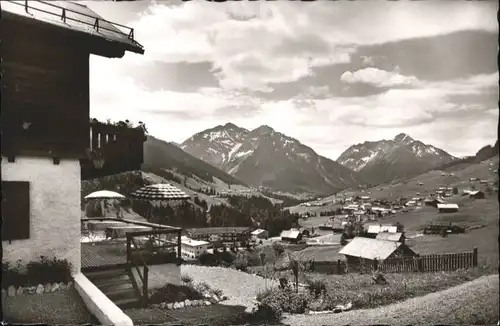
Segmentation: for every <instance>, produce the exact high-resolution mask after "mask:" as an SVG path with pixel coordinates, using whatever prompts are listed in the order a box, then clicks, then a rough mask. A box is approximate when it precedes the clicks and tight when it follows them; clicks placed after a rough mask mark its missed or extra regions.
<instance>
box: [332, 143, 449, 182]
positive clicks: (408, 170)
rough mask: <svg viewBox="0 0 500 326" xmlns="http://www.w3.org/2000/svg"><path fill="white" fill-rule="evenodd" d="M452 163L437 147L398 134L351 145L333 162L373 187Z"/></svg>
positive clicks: (445, 153)
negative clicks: (349, 170)
mask: <svg viewBox="0 0 500 326" xmlns="http://www.w3.org/2000/svg"><path fill="white" fill-rule="evenodd" d="M456 160H458V158H456V157H454V156H452V155H450V154H449V153H447V152H445V151H444V150H442V149H440V148H437V147H435V146H432V145H427V144H424V143H423V142H421V141H419V140H415V139H413V138H412V137H410V136H409V135H407V134H404V133H401V134H398V135H397V136H396V137H394V139H389V140H385V139H384V140H379V141H366V142H364V143H362V144H356V145H352V146H350V147H349V148H348V149H347V150H346V151H345V152H343V153H342V154H341V155H340V156H339V157H338V159H337V162H338V163H340V164H342V165H343V166H345V167H347V168H349V169H352V170H354V171H356V172H358V173H359V175H360V177H361V178H362V179H363V180H365V181H366V182H367V183H370V184H377V183H382V182H386V181H392V180H395V179H402V178H408V177H411V176H415V175H417V174H420V173H423V172H425V171H428V170H430V169H432V168H435V167H438V166H441V165H444V164H448V163H451V162H453V161H456Z"/></svg>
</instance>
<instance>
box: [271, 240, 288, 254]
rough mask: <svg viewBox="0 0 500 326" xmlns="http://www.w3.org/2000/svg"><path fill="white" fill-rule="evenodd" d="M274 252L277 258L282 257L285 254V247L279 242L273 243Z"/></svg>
mask: <svg viewBox="0 0 500 326" xmlns="http://www.w3.org/2000/svg"><path fill="white" fill-rule="evenodd" d="M272 246H273V250H274V252H275V254H276V256H277V257H279V256H281V254H283V253H284V252H285V247H284V246H283V245H282V244H281V243H279V242H273V245H272Z"/></svg>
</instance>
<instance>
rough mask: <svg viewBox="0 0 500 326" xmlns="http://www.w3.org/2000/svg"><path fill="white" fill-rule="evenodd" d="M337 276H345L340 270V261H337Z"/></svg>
mask: <svg viewBox="0 0 500 326" xmlns="http://www.w3.org/2000/svg"><path fill="white" fill-rule="evenodd" d="M337 274H343V273H342V271H341V270H340V259H338V260H337Z"/></svg>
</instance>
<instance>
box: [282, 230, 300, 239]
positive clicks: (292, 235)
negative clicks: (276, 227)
mask: <svg viewBox="0 0 500 326" xmlns="http://www.w3.org/2000/svg"><path fill="white" fill-rule="evenodd" d="M299 235H300V231H299V230H285V231H283V232H281V234H280V237H281V238H287V239H297V238H298V237H299Z"/></svg>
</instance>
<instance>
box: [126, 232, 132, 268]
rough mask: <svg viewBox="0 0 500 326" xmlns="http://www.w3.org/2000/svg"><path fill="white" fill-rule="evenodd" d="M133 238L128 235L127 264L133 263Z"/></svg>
mask: <svg viewBox="0 0 500 326" xmlns="http://www.w3.org/2000/svg"><path fill="white" fill-rule="evenodd" d="M131 238H132V236H131V235H130V234H127V262H131V261H132V247H131V245H132V244H131V240H132V239H131Z"/></svg>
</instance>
